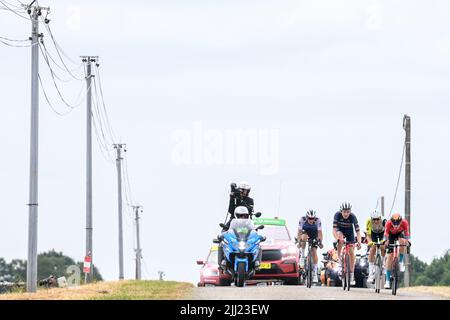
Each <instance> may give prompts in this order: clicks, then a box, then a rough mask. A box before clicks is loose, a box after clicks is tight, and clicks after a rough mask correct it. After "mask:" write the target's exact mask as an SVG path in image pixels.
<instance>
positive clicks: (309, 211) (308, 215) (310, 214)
mask: <svg viewBox="0 0 450 320" xmlns="http://www.w3.org/2000/svg"><path fill="white" fill-rule="evenodd" d="M306 216H307V217H308V218H315V217H316V212H315V211H314V210H308V212H307V213H306Z"/></svg>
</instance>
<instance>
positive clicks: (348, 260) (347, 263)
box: [345, 254, 351, 291]
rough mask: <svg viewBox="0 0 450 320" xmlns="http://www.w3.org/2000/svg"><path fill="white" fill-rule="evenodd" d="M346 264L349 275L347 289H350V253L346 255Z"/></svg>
mask: <svg viewBox="0 0 450 320" xmlns="http://www.w3.org/2000/svg"><path fill="white" fill-rule="evenodd" d="M345 264H346V276H347V290H348V291H350V281H351V279H350V273H351V270H350V255H348V254H346V255H345Z"/></svg>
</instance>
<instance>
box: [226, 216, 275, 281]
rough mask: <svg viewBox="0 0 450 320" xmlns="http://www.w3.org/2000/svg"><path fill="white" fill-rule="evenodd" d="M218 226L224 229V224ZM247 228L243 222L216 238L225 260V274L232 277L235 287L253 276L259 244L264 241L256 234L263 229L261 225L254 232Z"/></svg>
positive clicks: (262, 237) (263, 238)
mask: <svg viewBox="0 0 450 320" xmlns="http://www.w3.org/2000/svg"><path fill="white" fill-rule="evenodd" d="M220 226H221V227H222V228H224V229H226V226H225V225H224V224H222V223H221V224H220ZM247 226H248V225H247V224H246V223H245V221H243V222H242V223H238V224H237V225H236V226H235V227H234V229H230V230H228V231H227V232H225V233H223V234H222V235H220V236H218V240H219V241H220V246H222V248H223V253H224V256H225V260H226V268H225V272H226V273H228V274H229V275H230V276H231V277H232V279H233V281H234V284H235V286H236V287H243V286H244V284H245V281H246V280H248V279H251V278H252V277H253V275H254V274H255V262H256V260H257V258H258V256H259V255H260V251H261V247H260V243H261V242H263V241H266V238H265V237H264V236H261V235H259V234H258V232H257V230H261V229H263V228H264V226H263V225H260V226H258V227H257V228H256V229H255V230H251V229H249V228H248V227H247Z"/></svg>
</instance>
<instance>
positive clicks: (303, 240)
mask: <svg viewBox="0 0 450 320" xmlns="http://www.w3.org/2000/svg"><path fill="white" fill-rule="evenodd" d="M308 239H309V237H308V234H307V233H303V234H302V236H301V237H300V240H301V242H300V249H301V252H302V253H303V256H304V255H305V248H306V243H307V242H308Z"/></svg>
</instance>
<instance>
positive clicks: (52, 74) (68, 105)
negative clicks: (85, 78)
mask: <svg viewBox="0 0 450 320" xmlns="http://www.w3.org/2000/svg"><path fill="white" fill-rule="evenodd" d="M41 41H42V39H41ZM39 48H40V49H41V53H42V56H43V57H44V60H45V62H46V63H47V66H48V67H49V70H50V75H51V78H52V80H53V84H54V86H55V89H56V91H57V92H58V95H59V97H60V98H61V101H62V102H63V103H64V104H65V105H66V106H67V107H68V108H71V109H75V108H76V107H78V106H80V104H81V102H82V101H80V102H79V103H77V104H75V105H71V104H69V103H68V102H67V101H66V99H64V97H63V95H62V93H61V90H60V89H59V87H58V85H57V84H56V79H55V78H56V77H57V75H55V73H54V71H53V69H52V68H51V66H50V64H49V62H48V58H47V57H46V56H45V54H44V52H43V50H42V46H41V45H39Z"/></svg>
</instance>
